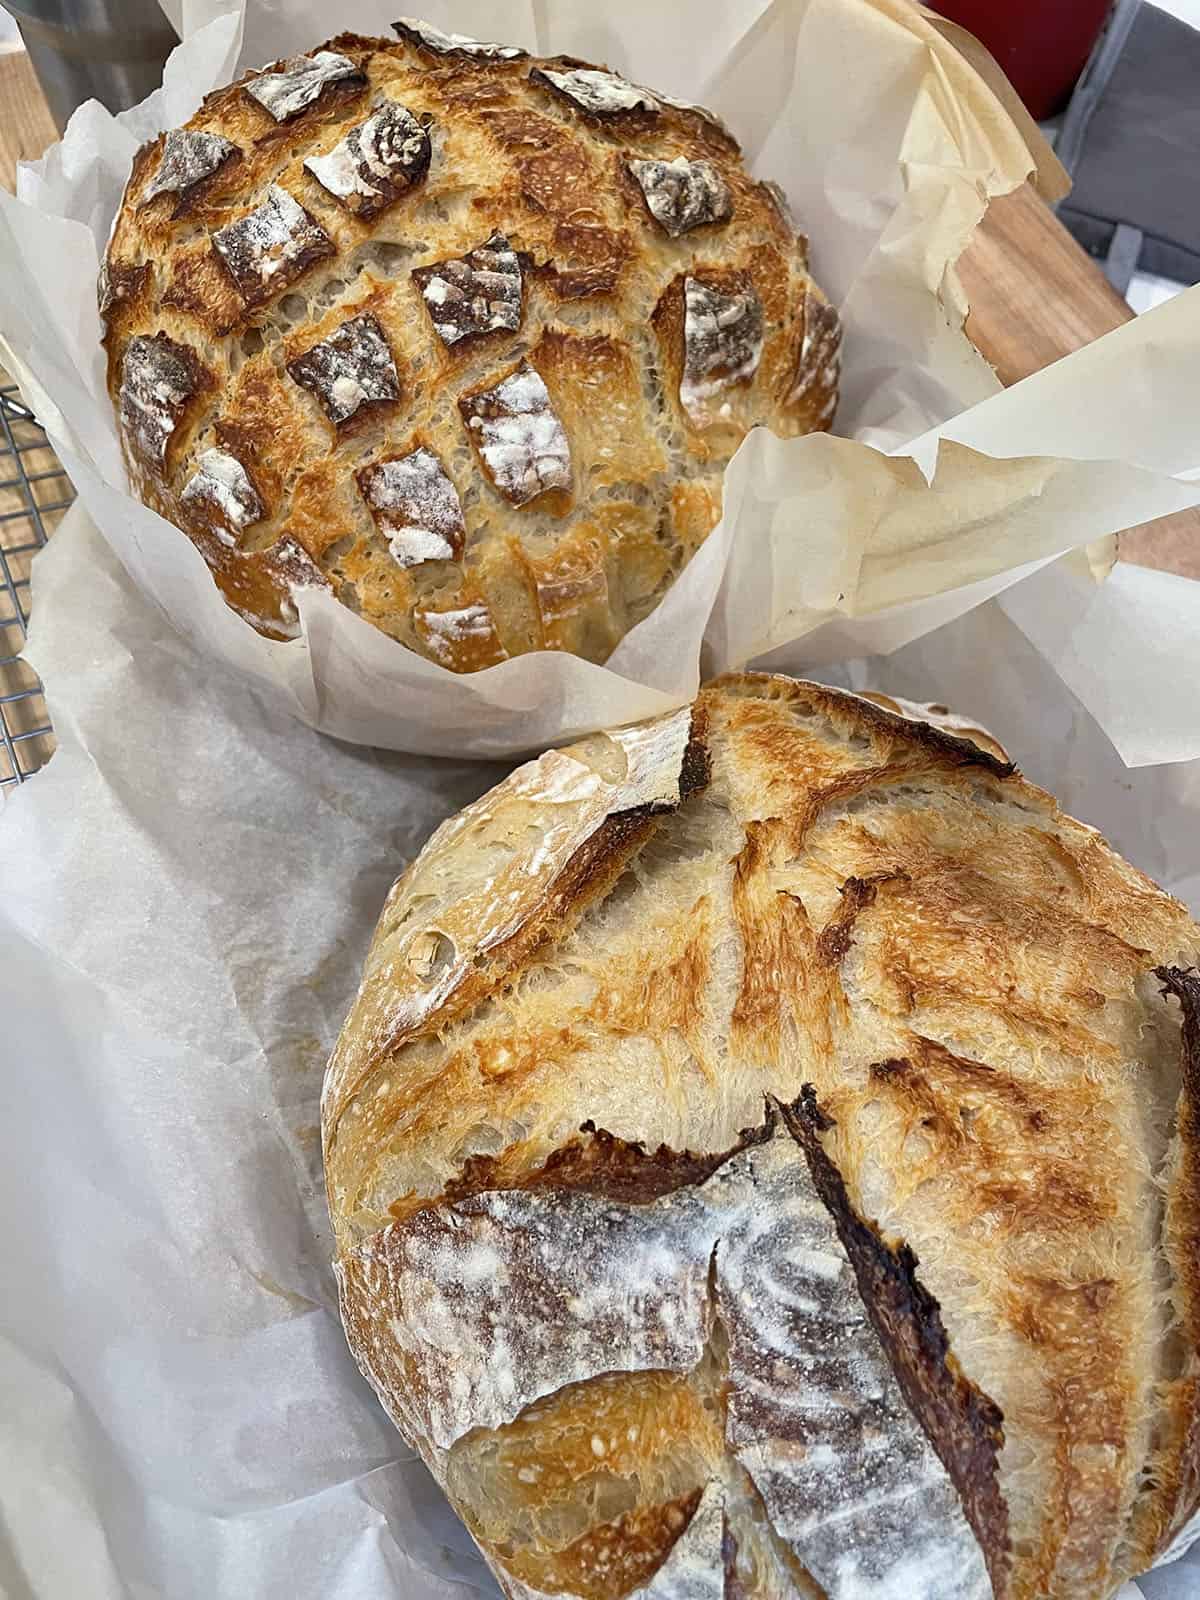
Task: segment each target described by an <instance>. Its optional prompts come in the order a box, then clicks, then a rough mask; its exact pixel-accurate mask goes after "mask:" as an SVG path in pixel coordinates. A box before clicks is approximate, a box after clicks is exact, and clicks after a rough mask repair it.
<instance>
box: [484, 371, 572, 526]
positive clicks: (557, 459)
mask: <svg viewBox="0 0 1200 1600" xmlns="http://www.w3.org/2000/svg"><path fill="white" fill-rule="evenodd" d="M458 405H459V410H460V411H461V412H462V415H463V420H464V421H465V423H466V425H467V429H468V431H469V432H470V435H471V440H472V442H473V443H474V445H475V448H476V449H477V450H478V451H479V457H480V460H481V461H482V462H483V466H484V470H485V471H486V472H487V475H488V477H489V478H490V479H491V481H492V483H493V484H495V486H496V488H497V490H498V491H499V492H500V493H501V494H502V495H503V496H504V497H505V499H506V500H509V501H511V502H512V504H513V505H515V506H522V505H525V504H526V503H527V502H528V501H530V500H533V499H535V498H536V497H537V496H538V495H539V494H542V493H544V492H545V491H546V490H547V489H569V488H570V487H571V447H570V445H569V444H568V442H567V435H566V430H565V429H564V428H563V425H562V423H561V422H560V421H559V418H558V415H557V413H556V412H555V410H554V407H553V406H552V405H551V403H550V394H549V391H548V390H547V388H546V385H545V383H544V382H543V381H542V375H541V373H540V372H538V370H537V368H536V367H535V366H533V365H532V364H531V363H530V362H528V361H522V363H521V365H520V366H519V367H518V368H517V370H516V371H515V372H512V373H510V374H509V375H508V377H507V378H503V379H501V381H500V382H499V383H498V384H496V386H495V387H494V388H492V389H478V390H476V391H475V393H474V394H467V395H463V396H462V397H461V398H460V400H459V402H458Z"/></svg>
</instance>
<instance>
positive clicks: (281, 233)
mask: <svg viewBox="0 0 1200 1600" xmlns="http://www.w3.org/2000/svg"><path fill="white" fill-rule="evenodd" d="M212 242H213V249H214V250H215V251H216V253H217V255H218V256H219V258H220V259H221V261H222V262H223V263H224V265H225V269H226V271H227V272H228V273H229V276H230V277H231V278H232V279H233V281H234V283H235V284H236V285H237V288H238V290H239V292H240V294H241V296H242V299H243V300H245V302H246V304H247V305H248V306H256V305H261V304H262V303H263V302H264V301H265V300H269V299H270V298H271V297H272V296H273V295H275V294H277V293H278V292H279V290H280V289H283V288H285V287H286V286H287V285H288V284H289V283H293V282H294V281H295V280H296V279H297V278H298V277H299V276H300V274H301V273H302V272H303V271H304V269H305V268H306V267H309V266H311V265H312V263H313V262H314V261H320V260H321V259H322V257H324V256H330V255H332V254H333V253H334V251H333V245H332V243H331V242H330V239H329V236H328V234H326V232H325V230H324V228H322V227H321V225H320V223H319V222H317V220H316V219H315V217H312V216H310V215H309V213H308V212H307V211H306V210H305V209H304V207H303V206H302V205H301V204H300V202H299V201H298V200H297V199H296V198H295V197H294V196H293V195H290V194H289V193H288V191H287V190H286V189H281V188H280V187H279V185H278V184H276V183H273V184H272V185H271V187H270V188H269V189H268V190H267V198H266V199H265V200H264V201H263V203H262V205H260V206H257V207H256V208H255V209H254V210H253V211H251V212H250V213H249V214H248V215H247V216H244V217H239V218H238V220H237V221H236V222H230V223H227V224H226V225H225V227H223V228H218V230H217V231H216V233H214V234H213V236H212Z"/></svg>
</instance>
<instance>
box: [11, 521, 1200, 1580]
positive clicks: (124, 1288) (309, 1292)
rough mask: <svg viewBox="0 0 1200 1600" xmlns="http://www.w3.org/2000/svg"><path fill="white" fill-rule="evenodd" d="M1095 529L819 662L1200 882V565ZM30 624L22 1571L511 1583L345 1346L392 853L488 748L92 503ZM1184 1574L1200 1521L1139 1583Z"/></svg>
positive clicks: (15, 992) (14, 805)
mask: <svg viewBox="0 0 1200 1600" xmlns="http://www.w3.org/2000/svg"><path fill="white" fill-rule="evenodd" d="M1078 565H1079V568H1080V570H1079V571H1076V570H1075V558H1070V559H1068V560H1067V561H1065V562H1058V563H1055V564H1052V565H1050V566H1047V567H1044V568H1043V569H1042V570H1041V571H1040V572H1038V573H1037V574H1035V575H1034V576H1033V577H1031V578H1030V579H1028V580H1026V581H1025V582H1023V583H1021V584H1019V585H1017V586H1015V587H1013V588H1011V589H1010V590H1009V591H1008V592H1007V593H1006V594H1005V595H1004V596H1003V597H1002V598H1001V599H999V600H992V601H990V602H988V603H986V604H984V605H981V606H980V607H978V608H976V609H974V610H973V611H972V612H970V614H968V615H965V616H963V617H961V618H959V619H958V620H956V621H954V622H951V623H950V624H948V625H947V626H945V627H943V628H941V629H939V630H938V631H937V632H935V633H933V634H930V635H929V636H928V637H927V638H923V639H921V640H919V641H918V642H915V643H912V644H909V645H908V646H907V647H905V648H903V649H900V650H898V651H897V652H896V653H895V654H894V655H892V656H891V657H890V658H888V659H887V660H885V661H881V660H878V659H876V660H873V661H869V662H852V663H843V664H842V665H841V666H840V667H839V668H838V669H837V670H836V672H831V673H828V674H826V676H828V677H831V678H834V679H837V680H839V681H841V682H843V683H846V684H848V685H850V686H851V687H862V686H864V685H865V684H868V683H870V684H872V685H874V686H876V687H881V688H886V689H890V690H893V691H895V692H897V693H900V694H903V695H906V696H908V697H911V698H914V699H919V700H942V701H947V702H950V703H951V704H953V705H954V706H955V707H956V708H957V709H959V710H960V711H962V712H963V713H965V714H967V715H969V716H972V717H975V718H978V719H980V720H981V721H983V722H984V723H985V724H987V725H988V726H990V727H991V728H992V729H994V730H995V731H996V732H997V733H998V734H999V735H1000V736H1001V737H1002V738H1003V739H1004V741H1005V742H1006V743H1007V744H1008V745H1009V746H1010V747H1011V749H1012V751H1013V754H1014V755H1015V757H1016V758H1017V759H1018V761H1019V762H1020V763H1021V765H1022V766H1023V768H1024V769H1025V771H1026V772H1027V773H1028V774H1029V775H1030V776H1031V777H1032V778H1034V779H1036V780H1037V781H1039V782H1041V783H1043V784H1045V785H1047V786H1048V787H1049V788H1051V789H1052V790H1054V791H1055V792H1057V793H1058V795H1059V796H1060V797H1061V799H1062V800H1063V802H1064V804H1065V805H1067V806H1068V807H1069V808H1070V809H1071V810H1073V811H1074V812H1075V814H1076V815H1078V816H1081V817H1083V818H1084V819H1085V820H1087V821H1089V822H1092V823H1095V824H1097V825H1098V826H1100V827H1101V828H1103V829H1104V831H1105V832H1106V833H1107V834H1108V836H1109V837H1110V838H1111V839H1112V840H1113V842H1114V843H1115V844H1116V845H1117V846H1118V848H1120V849H1121V850H1123V851H1124V852H1125V853H1126V854H1127V855H1128V856H1129V857H1130V859H1131V860H1133V861H1134V862H1136V863H1137V864H1138V865H1139V866H1141V867H1143V868H1145V869H1146V870H1147V871H1149V872H1150V873H1152V874H1153V875H1154V876H1155V877H1157V878H1158V879H1159V880H1160V881H1161V882H1163V883H1165V884H1166V885H1167V886H1168V887H1170V888H1172V889H1174V890H1175V892H1176V893H1178V894H1180V895H1182V896H1183V897H1184V898H1185V899H1186V900H1188V901H1189V902H1190V904H1191V905H1192V906H1193V908H1194V909H1200V750H1197V749H1196V747H1195V746H1194V744H1192V745H1189V744H1188V742H1187V740H1186V738H1184V737H1183V736H1182V732H1181V730H1185V729H1186V728H1188V727H1191V728H1192V729H1194V728H1195V724H1196V721H1197V717H1196V713H1195V691H1194V684H1195V681H1196V677H1195V672H1194V668H1193V669H1191V670H1189V666H1188V664H1189V663H1194V662H1195V650H1196V643H1195V641H1196V640H1197V638H1200V584H1196V583H1191V582H1188V581H1187V580H1185V579H1180V578H1169V577H1165V576H1163V575H1162V574H1157V573H1147V572H1141V571H1139V570H1138V569H1133V568H1129V569H1123V568H1118V570H1117V574H1116V577H1115V579H1114V581H1113V582H1112V583H1110V584H1109V585H1106V586H1103V587H1099V588H1098V587H1097V586H1096V585H1095V584H1094V583H1092V582H1091V579H1090V577H1088V575H1087V572H1086V567H1085V564H1084V563H1083V562H1082V561H1079V563H1078ZM1147 618H1153V626H1154V629H1155V631H1156V633H1157V636H1158V637H1157V643H1156V649H1155V652H1154V653H1153V655H1152V657H1151V658H1150V659H1149V660H1147V658H1146V655H1145V637H1146V632H1147V631H1148V629H1147V622H1146V619H1147ZM1097 640H1102V641H1103V649H1102V650H1098V649H1097V647H1096V641H1097ZM31 656H32V659H33V661H34V664H35V665H36V666H37V667H38V669H39V670H40V671H41V673H42V674H43V676H44V678H45V680H46V683H47V687H48V692H49V700H50V710H51V714H52V717H53V720H54V724H55V727H56V729H57V731H58V735H59V739H60V748H59V750H58V752H57V754H56V755H55V756H54V757H53V759H52V760H51V762H50V765H49V766H48V767H47V768H46V770H45V771H44V772H42V773H40V774H39V775H38V776H36V777H35V778H34V779H33V780H32V781H31V782H30V783H28V784H26V785H25V786H24V787H23V788H22V789H20V790H19V791H18V792H17V793H16V794H15V795H14V796H12V797H11V798H10V800H9V803H8V804H7V806H6V807H5V809H4V810H3V812H2V813H0V879H2V888H0V951H2V952H3V954H2V959H0V1029H2V1031H0V1214H2V1215H3V1216H4V1218H5V1220H6V1223H7V1226H6V1228H5V1230H4V1234H3V1240H2V1242H0V1281H2V1282H3V1285H4V1290H3V1293H0V1592H3V1593H4V1594H5V1595H10V1596H12V1597H13V1600H31V1597H34V1600H43V1597H45V1600H60V1597H63V1596H67V1595H69V1596H71V1600H235V1597H236V1600H250V1597H253V1600H390V1597H395V1600H468V1597H470V1596H472V1595H475V1594H482V1595H487V1596H489V1597H491V1600H495V1596H496V1594H497V1591H496V1589H495V1588H494V1586H493V1585H492V1583H491V1580H490V1578H489V1577H488V1576H487V1574H486V1573H485V1572H484V1570H483V1568H482V1566H481V1564H480V1562H479V1560H478V1557H477V1556H476V1555H475V1554H474V1553H473V1551H472V1549H471V1547H470V1544H469V1541H468V1540H467V1538H466V1535H465V1534H464V1532H463V1531H462V1529H461V1527H460V1526H459V1524H458V1523H457V1522H456V1521H455V1519H454V1518H453V1516H452V1515H451V1514H450V1512H449V1510H448V1509H447V1507H446V1506H445V1504H444V1502H443V1501H442V1500H441V1497H440V1495H439V1494H438V1493H437V1491H436V1490H435V1489H434V1487H433V1485H432V1484H431V1482H430V1480H429V1479H428V1478H427V1476H426V1475H425V1472H424V1469H423V1468H421V1467H420V1466H419V1465H418V1464H416V1463H414V1462H413V1461H412V1460H411V1459H410V1458H409V1457H408V1456H407V1454H406V1452H405V1451H404V1450H403V1448H402V1447H401V1445H400V1442H399V1440H398V1437H397V1436H396V1434H395V1433H394V1431H393V1430H392V1427H391V1425H390V1423H389V1422H388V1421H387V1420H386V1418H385V1417H384V1415H383V1412H382V1411H381V1410H380V1409H379V1407H378V1406H377V1405H376V1403H375V1400H374V1397H373V1396H372V1395H371V1393H370V1391H369V1390H368V1388H367V1386H366V1384H365V1383H364V1382H363V1381H362V1380H361V1379H360V1378H359V1376H358V1374H357V1372H356V1371H355V1370H354V1368H353V1365H352V1363H351V1361H350V1358H349V1356H348V1354H347V1352H346V1349H345V1344H344V1340H343V1337H342V1332H341V1327H340V1324H339V1322H338V1316H337V1308H336V1303H335V1296H334V1289H333V1284H332V1278H331V1273H330V1268H329V1259H330V1255H331V1251H332V1243H331V1239H330V1235H329V1229H328V1223H327V1218H326V1213H325V1202H324V1195H323V1190H322V1183H321V1174H320V1155H319V1145H318V1133H317V1123H318V1095H319V1092H320V1084H321V1076H322V1069H323V1065H324V1061H325V1057H326V1055H327V1053H328V1051H329V1049H330V1046H331V1045H332V1043H333V1041H334V1039H335V1037H336V1035H337V1032H338V1029H339V1027H340V1024H341V1020H342V1018H343V1016H344V1014H345V1011H346V1009H347V1007H348V1005H349V1002H350V1000H351V998H352V995H353V993H354V990H355V987H356V985H357V981H358V975H359V969H360V966H361V962H362V960H363V957H364V955H365V952H366V947H367V943H368V940H369V938H370V935H371V932H372V930H373V927H374V924H375V920H376V917H377V915H378V913H379V910H380V907H381V905H382V902H383V898H384V895H385V893H386V891H387V888H388V887H389V885H390V883H391V881H392V879H393V877H394V876H395V874H396V873H397V872H398V871H399V869H400V868H401V866H402V865H403V864H404V862H405V861H406V860H407V859H409V858H410V857H411V856H412V854H413V853H414V852H415V851H416V849H417V848H418V847H419V845H420V844H421V842H422V841H423V839H424V837H425V835H426V834H427V833H428V832H429V831H430V829H431V828H432V827H433V826H434V824H435V823H436V822H437V821H439V820H440V819H441V818H442V817H443V816H445V815H447V814H448V813H449V812H450V811H452V810H454V809H456V808H457V807H458V806H460V805H461V804H463V803H464V802H465V801H467V800H468V799H471V798H473V797H474V796H475V795H477V794H479V793H480V792H482V791H483V790H484V789H485V788H487V787H488V786H489V785H490V784H491V783H493V782H494V781H495V780H496V779H497V778H498V777H499V776H500V774H501V771H502V770H503V769H502V768H500V767H498V766H496V765H492V764H485V763H480V762H465V761H456V762H451V761H442V760H428V759H417V758H414V757H411V756H402V755H397V754H387V755H380V754H376V753H373V752H369V751H366V750H363V749H361V748H358V747H355V746H351V745H348V744H343V743H339V742H337V741H335V740H333V739H329V738H325V737H323V736H321V735H319V734H317V733H315V732H314V731H313V730H311V729H310V728H308V727H306V726H304V725H303V724H302V723H300V722H298V721H296V720H295V719H294V718H292V717H291V716H290V715H288V713H287V712H286V711H285V710H283V709H281V708H280V707H279V706H278V704H277V703H276V702H275V700H274V698H273V696H271V695H269V694H264V693H263V692H262V691H261V690H258V689H256V688H254V687H253V686H252V685H250V684H249V683H248V682H247V681H246V680H245V679H244V678H243V677H241V676H239V675H238V674H237V673H236V672H234V671H233V670H232V669H231V668H229V667H227V666H224V665H222V664H220V663H214V662H213V660H212V659H211V657H210V656H209V655H208V654H207V653H206V652H204V651H203V650H201V649H199V648H197V647H196V646H194V645H192V644H190V643H188V642H187V641H186V640H184V639H182V638H181V637H180V636H179V635H178V634H177V633H176V632H175V630H174V629H173V628H172V627H171V625H170V623H169V621H168V619H167V618H166V617H165V616H164V614H163V613H162V612H161V611H160V610H159V609H158V608H157V607H156V606H155V605H154V604H153V603H152V602H151V601H150V600H149V599H148V598H147V597H146V596H145V595H144V593H142V592H140V591H139V590H138V589H137V588H136V587H135V585H134V584H133V582H132V580H131V579H130V577H129V576H128V574H127V573H126V572H125V571H124V569H123V568H122V567H121V565H120V563H119V562H118V561H117V559H116V557H115V555H114V554H113V552H112V550H111V548H110V547H109V546H108V544H107V543H106V542H105V540H104V539H103V538H102V537H101V535H100V534H99V533H98V531H97V530H96V529H95V527H94V526H93V525H92V524H91V523H90V521H89V520H88V517H87V515H86V514H85V512H84V511H83V508H82V506H77V507H75V508H74V509H73V510H72V511H71V512H70V513H69V514H68V516H67V518H66V519H65V520H64V522H63V525H62V527H61V528H60V529H59V531H58V533H56V535H55V537H54V539H53V541H52V543H51V545H50V547H49V549H48V550H47V551H46V552H45V553H44V554H43V555H41V556H39V557H38V560H37V562H36V564H35V587H34V625H33V635H32V643H31ZM1173 663H1176V664H1177V663H1182V664H1183V670H1182V672H1179V671H1177V670H1176V667H1175V665H1173ZM1097 695H1099V696H1102V697H1105V698H1103V702H1102V704H1101V705H1100V709H1103V710H1104V711H1105V712H1106V714H1107V715H1108V716H1109V717H1110V718H1111V719H1112V720H1113V722H1114V724H1115V725H1117V726H1119V727H1120V728H1121V729H1122V730H1123V737H1124V738H1125V740H1126V741H1127V743H1128V747H1129V750H1130V751H1131V753H1132V754H1133V755H1134V756H1135V757H1136V759H1137V760H1139V761H1140V762H1141V765H1140V766H1139V767H1138V768H1136V769H1129V768H1127V767H1126V766H1125V765H1124V763H1123V762H1122V760H1121V758H1120V755H1119V754H1118V752H1117V751H1116V749H1114V747H1113V745H1112V743H1111V742H1110V740H1109V739H1108V738H1107V737H1106V736H1105V735H1104V733H1103V732H1102V731H1101V729H1100V727H1099V726H1098V724H1097V722H1096V720H1095V717H1094V715H1093V714H1092V710H1094V709H1096V706H1095V705H1094V704H1093V702H1094V701H1095V697H1096V696H1097ZM1089 707H1091V708H1092V709H1091V710H1089ZM1164 763H1169V764H1164ZM1197 1585H1200V1552H1196V1553H1195V1554H1194V1555H1193V1556H1191V1557H1188V1558H1186V1559H1185V1560H1184V1561H1183V1562H1180V1563H1176V1564H1175V1565H1174V1566H1172V1567H1169V1568H1165V1569H1163V1570H1161V1571H1160V1572H1158V1573H1155V1574H1153V1575H1151V1576H1150V1577H1148V1578H1147V1579H1146V1580H1145V1583H1144V1589H1145V1594H1146V1595H1147V1596H1149V1597H1150V1600H1194V1596H1195V1594H1196V1592H1197ZM1126 1600H1129V1597H1128V1596H1127V1597H1126Z"/></svg>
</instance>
